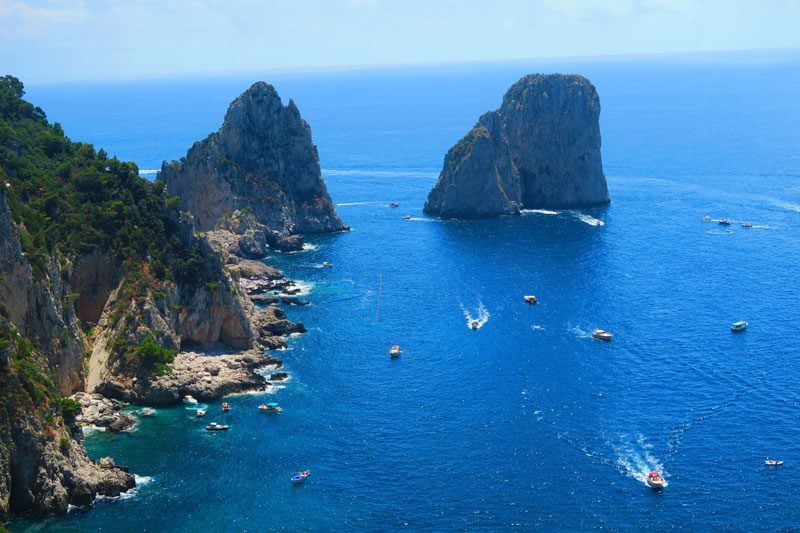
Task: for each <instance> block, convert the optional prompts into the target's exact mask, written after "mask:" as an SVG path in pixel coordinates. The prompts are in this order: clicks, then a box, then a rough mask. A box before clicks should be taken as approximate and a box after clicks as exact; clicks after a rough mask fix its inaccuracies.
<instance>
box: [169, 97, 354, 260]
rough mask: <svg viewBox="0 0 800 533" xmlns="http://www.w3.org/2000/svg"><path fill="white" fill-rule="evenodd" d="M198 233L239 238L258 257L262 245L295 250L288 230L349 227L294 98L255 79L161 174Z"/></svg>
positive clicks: (243, 247)
mask: <svg viewBox="0 0 800 533" xmlns="http://www.w3.org/2000/svg"><path fill="white" fill-rule="evenodd" d="M159 176H160V178H161V179H162V180H164V181H165V182H166V183H167V190H168V192H169V193H170V194H172V195H175V196H178V197H179V198H180V200H181V208H182V209H184V210H186V211H189V212H191V213H192V214H193V215H194V217H195V221H196V224H197V229H198V230H200V231H208V230H213V229H221V230H225V231H229V232H232V233H235V234H237V235H239V236H241V239H240V242H239V245H240V247H241V252H242V253H243V255H246V256H248V257H251V258H254V259H257V258H260V257H263V256H264V255H266V248H267V245H268V246H270V247H272V248H277V249H298V248H299V247H300V246H301V244H302V243H301V241H300V240H299V239H297V238H294V239H292V238H291V236H293V235H297V234H307V233H327V232H337V231H344V230H347V229H348V228H347V226H346V225H345V224H344V223H343V222H342V221H341V220H340V219H339V217H338V216H337V214H336V211H335V209H334V206H333V203H332V202H331V198H330V196H329V195H328V190H327V188H326V187H325V182H324V181H323V180H322V174H321V172H320V167H319V156H318V155H317V148H316V146H314V144H313V143H312V141H311V129H310V128H309V126H308V124H307V123H306V122H305V121H304V120H303V119H302V118H301V117H300V112H299V111H298V110H297V107H296V106H295V104H294V102H292V101H289V104H288V105H286V106H284V105H283V104H282V103H281V99H280V97H279V96H278V93H277V92H276V91H275V89H274V88H273V87H272V86H271V85H268V84H266V83H264V82H258V83H255V84H254V85H253V86H252V87H250V88H249V89H248V90H247V91H245V92H244V93H243V94H242V95H241V96H239V97H238V98H236V100H234V101H233V103H231V105H230V107H229V108H228V113H227V114H226V116H225V120H224V122H223V123H222V127H221V128H220V129H219V131H217V132H215V133H212V134H211V135H209V136H208V137H207V138H206V139H204V140H202V141H199V142H197V143H195V144H194V146H192V148H191V149H190V150H189V152H188V153H187V154H186V157H185V158H183V159H181V161H173V162H171V163H166V162H165V163H164V164H163V165H162V167H161V172H160V174H159Z"/></svg>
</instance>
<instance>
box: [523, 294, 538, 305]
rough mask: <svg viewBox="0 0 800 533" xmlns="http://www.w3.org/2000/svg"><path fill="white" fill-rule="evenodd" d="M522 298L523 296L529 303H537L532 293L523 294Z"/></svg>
mask: <svg viewBox="0 0 800 533" xmlns="http://www.w3.org/2000/svg"><path fill="white" fill-rule="evenodd" d="M522 298H523V299H524V300H525V301H526V302H528V303H529V304H535V303H537V300H536V296H534V295H532V294H528V295H525V296H523V297H522Z"/></svg>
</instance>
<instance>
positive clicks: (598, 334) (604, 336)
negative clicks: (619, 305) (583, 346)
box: [592, 329, 614, 341]
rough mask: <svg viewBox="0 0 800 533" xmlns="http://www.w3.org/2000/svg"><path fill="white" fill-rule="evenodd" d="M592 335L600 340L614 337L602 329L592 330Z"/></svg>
mask: <svg viewBox="0 0 800 533" xmlns="http://www.w3.org/2000/svg"><path fill="white" fill-rule="evenodd" d="M592 337H594V338H595V339H598V340H601V341H610V340H611V339H613V338H614V335H612V334H611V333H609V332H607V331H605V330H603V329H596V330H594V331H593V332H592Z"/></svg>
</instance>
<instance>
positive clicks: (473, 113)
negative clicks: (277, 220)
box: [11, 61, 800, 531]
mask: <svg viewBox="0 0 800 533" xmlns="http://www.w3.org/2000/svg"><path fill="white" fill-rule="evenodd" d="M540 69H545V70H548V71H553V70H559V71H568V72H570V71H571V72H575V71H577V72H580V73H583V74H585V75H587V76H588V77H589V78H590V79H591V80H592V81H593V82H594V83H595V85H596V86H597V88H598V91H599V94H600V97H601V103H602V106H603V112H602V118H601V121H602V123H601V128H602V133H603V159H604V166H605V170H606V173H607V175H608V181H609V189H610V192H611V196H612V199H613V203H612V204H611V205H610V206H608V207H606V208H602V209H591V210H582V211H580V212H561V213H557V214H548V213H540V212H532V213H526V214H525V215H523V216H520V217H517V218H502V219H498V220H489V221H471V222H442V221H438V220H433V219H429V218H426V217H424V216H423V215H422V205H423V203H424V200H425V197H426V195H427V192H428V190H429V189H430V188H431V187H432V185H433V184H434V182H435V179H436V176H437V174H438V171H439V169H440V167H441V163H442V159H443V157H444V154H445V152H446V151H447V149H448V148H449V147H450V146H451V145H452V144H454V143H455V142H456V141H457V140H458V139H459V138H460V137H461V136H462V135H463V134H464V133H465V132H466V131H467V130H468V129H469V128H470V127H471V126H472V124H474V122H475V121H476V120H477V118H478V116H479V115H480V114H481V113H483V112H484V111H487V110H490V109H494V108H496V107H497V106H498V104H499V102H500V100H501V97H502V95H503V93H504V92H505V90H506V89H507V88H508V87H509V86H510V85H511V84H512V83H513V82H514V81H516V79H518V78H519V77H520V76H521V75H523V74H525V73H527V72H535V71H538V70H540ZM256 79H257V78H256V77H252V78H248V79H243V78H240V79H224V80H213V79H209V80H174V81H153V82H141V83H136V84H118V85H113V84H107V85H91V86H86V85H62V86H36V87H29V88H28V97H29V99H30V100H32V101H34V102H35V103H36V104H37V105H40V106H42V107H43V108H44V109H45V110H46V111H47V113H48V115H49V117H50V119H51V120H54V121H59V122H61V123H62V125H63V127H64V130H65V131H66V132H67V134H68V135H70V136H71V137H72V138H73V139H80V140H85V141H88V142H92V143H94V144H95V145H96V146H98V147H100V146H103V147H105V148H106V149H107V151H109V153H113V154H116V155H118V156H119V157H120V158H123V159H129V160H133V161H136V162H137V163H138V164H139V166H140V168H142V169H156V168H158V167H159V166H160V162H161V160H162V159H174V158H178V157H180V156H182V155H183V154H184V153H185V151H186V149H187V148H188V147H189V146H190V145H191V143H192V142H193V141H195V140H198V139H200V138H202V137H204V136H205V135H207V134H208V133H209V132H211V131H213V130H215V129H216V128H218V126H219V124H220V122H221V120H222V117H223V115H224V112H225V109H226V107H227V104H228V103H229V102H230V101H231V100H232V99H233V98H234V97H235V96H236V95H237V94H239V93H240V92H242V91H243V90H244V89H246V88H247V86H248V85H249V84H250V83H251V82H253V81H256ZM267 81H271V82H272V83H274V84H275V85H276V87H277V89H278V92H279V93H280V94H281V96H282V97H283V98H284V99H285V100H286V101H288V99H289V98H293V99H294V100H295V102H296V103H297V105H298V107H299V108H300V111H301V113H302V115H303V116H304V118H305V119H306V120H307V121H308V122H309V123H310V124H311V127H312V131H313V135H314V141H315V143H316V144H317V146H318V148H319V153H320V159H321V164H322V167H323V174H324V176H325V178H326V181H327V183H328V187H329V189H330V192H331V195H332V196H333V199H334V201H335V202H336V204H337V206H338V207H337V208H338V211H339V213H340V215H341V216H342V218H343V219H344V220H345V221H346V222H347V223H348V224H350V225H351V226H352V228H353V230H352V231H351V232H349V233H346V234H341V235H333V236H325V237H314V238H311V239H309V241H310V242H311V243H312V244H313V245H314V246H315V248H314V249H312V250H309V251H306V252H301V253H296V254H286V255H276V256H273V257H271V258H269V260H268V262H270V263H271V264H274V265H276V266H278V267H279V268H281V269H283V270H284V271H285V272H286V273H287V275H288V276H290V277H292V278H295V279H299V280H303V281H304V282H306V283H307V284H308V286H309V287H310V288H311V292H310V295H309V298H310V299H311V300H312V301H313V305H311V306H310V307H307V308H301V309H296V308H292V309H288V310H287V312H288V314H289V315H290V318H292V319H294V320H301V321H303V322H304V323H305V324H306V325H307V326H308V328H309V332H308V333H307V334H306V335H304V336H300V337H296V338H293V339H292V341H291V346H290V349H288V350H286V351H283V352H281V353H280V357H282V358H283V360H284V361H285V365H286V368H287V369H288V371H289V372H290V373H291V380H290V381H288V382H287V383H286V384H285V386H284V387H283V388H280V389H279V390H277V391H276V392H275V393H274V394H272V395H269V399H270V400H273V401H279V402H280V403H281V405H282V406H283V407H284V408H285V412H284V413H283V414H281V415H279V416H264V415H260V414H259V413H258V411H257V409H256V406H257V404H258V403H260V402H262V401H265V400H266V399H267V398H266V397H265V396H264V395H240V396H234V397H232V398H230V399H229V401H230V403H231V404H232V411H231V413H230V414H228V415H225V416H222V415H221V413H220V414H217V413H219V405H217V404H212V405H211V406H210V411H209V415H211V418H212V419H213V418H216V419H217V420H219V421H222V420H225V421H227V422H229V423H230V425H231V430H230V431H229V432H227V433H224V434H208V433H206V432H204V431H203V430H202V429H201V427H202V425H201V424H200V423H199V422H198V421H196V420H195V419H194V418H193V417H192V414H193V412H192V411H189V410H186V409H184V408H183V407H177V408H174V409H161V410H159V411H158V414H157V416H155V417H153V418H150V419H145V420H144V421H143V422H142V423H141V424H140V425H139V427H138V429H137V430H136V431H133V432H130V433H124V434H119V435H110V434H102V433H96V434H92V435H90V436H89V437H88V438H87V447H88V448H89V452H90V454H91V455H92V456H93V457H100V456H103V455H113V456H114V457H115V458H116V459H117V461H118V462H119V463H122V464H126V465H129V466H130V467H131V469H132V470H133V471H134V472H136V473H137V475H139V476H140V480H141V481H144V483H142V484H141V486H140V488H139V489H138V491H137V492H136V493H135V494H132V495H129V497H127V498H124V499H120V500H116V501H114V500H103V501H99V502H97V503H96V504H95V505H94V506H93V507H92V508H91V509H88V510H75V511H73V512H71V513H70V514H69V515H68V516H67V517H65V518H59V519H51V520H48V521H44V522H18V523H15V524H11V526H12V529H15V530H16V529H19V530H26V531H39V530H42V531H95V530H103V531H131V530H147V531H166V530H171V531H243V530H247V531H261V530H270V529H284V528H285V529H289V530H297V529H300V530H304V529H311V530H342V529H367V530H378V531H386V530H413V531H416V530H445V529H468V530H472V529H488V530H505V529H515V528H516V529H523V530H525V529H533V528H542V529H589V528H599V527H603V528H611V529H629V528H653V529H662V528H687V529H693V530H709V529H720V528H733V529H741V530H752V529H781V528H782V529H789V528H796V527H798V523H799V522H800V502H799V501H798V499H797V484H796V483H794V479H795V478H796V477H797V476H798V475H800V439H799V438H798V437H800V432H799V431H798V429H800V428H799V423H798V415H800V391H799V390H798V385H797V384H798V379H800V343H799V342H798V338H799V336H798V331H800V330H799V329H798V324H800V304H799V303H798V302H800V274H799V273H798V265H800V99H798V95H800V66H798V63H783V64H772V65H755V64H751V65H739V66H737V65H732V64H728V65H722V64H718V65H715V64H702V65H701V64H694V65H691V64H680V63H677V62H666V61H662V62H659V63H646V62H639V63H635V62H630V63H625V62H620V63H611V62H607V63H602V64H585V65H582V64H567V65H546V66H544V67H542V66H537V65H523V64H514V65H502V66H493V67H492V66H480V67H445V68H441V69H417V70H394V71H392V70H386V71H371V72H350V73H328V74H304V75H299V74H298V75H281V76H273V77H270V78H267ZM391 200H394V201H397V202H399V203H400V207H399V208H398V209H390V208H388V207H387V204H388V202H389V201H391ZM406 213H407V214H410V215H412V219H411V220H410V221H404V220H402V219H401V217H402V215H404V214H406ZM705 215H708V216H711V217H713V218H715V219H717V218H731V219H733V220H734V223H733V224H732V225H731V226H730V232H727V231H726V228H725V227H723V226H720V225H719V224H717V223H716V222H713V221H712V222H707V221H702V220H701V217H703V216H705ZM594 219H598V220H600V221H602V222H603V223H604V225H602V226H595V225H591V224H590V222H592V221H593V220H594ZM743 221H748V222H751V223H752V224H753V226H754V227H753V228H751V229H744V228H742V227H741V222H743ZM322 261H330V262H332V263H333V264H334V267H333V268H331V269H323V268H318V266H319V264H320V263H321V262H322ZM379 292H380V305H378V304H379V302H378V294H379ZM528 293H533V294H536V295H537V296H538V298H539V301H540V303H539V305H537V306H528V305H527V304H525V303H524V302H523V300H522V296H523V295H524V294H528ZM467 315H469V316H473V317H479V316H480V317H482V319H483V320H484V321H485V323H484V324H483V325H482V327H481V328H480V329H479V330H478V331H472V330H470V329H469V328H468V327H467V318H466V316H467ZM739 319H744V320H747V321H749V323H750V326H749V328H748V329H747V331H745V332H743V333H740V334H733V333H731V331H730V328H729V326H730V324H731V323H732V322H734V321H736V320H739ZM596 327H600V328H604V329H607V330H610V331H612V332H613V333H614V335H615V337H614V340H613V341H612V342H610V343H602V342H599V341H595V340H593V339H592V338H591V337H590V335H589V332H590V331H591V330H592V329H593V328H596ZM394 343H398V344H401V345H402V347H403V354H402V356H401V357H400V358H399V359H397V360H390V359H389V357H388V353H387V351H388V349H389V347H390V346H391V345H392V344H394ZM207 421H208V418H207V419H206V422H207ZM768 456H769V457H776V458H780V459H783V460H784V461H785V462H786V464H785V466H783V467H781V468H777V469H770V468H768V467H765V466H764V464H763V461H764V459H765V458H766V457H768ZM306 468H308V469H310V470H311V471H312V476H311V478H310V479H309V480H308V481H307V482H306V483H305V484H303V485H302V486H297V487H295V486H292V485H291V483H290V482H289V477H290V476H291V475H292V474H293V473H294V472H295V471H297V470H299V469H306ZM651 468H659V469H663V471H664V472H665V474H666V478H667V480H668V482H669V486H668V487H667V488H666V490H664V491H663V492H662V493H656V492H654V491H652V490H650V489H648V488H647V486H646V485H645V484H644V482H643V480H644V475H645V474H646V473H647V471H648V470H650V469H651Z"/></svg>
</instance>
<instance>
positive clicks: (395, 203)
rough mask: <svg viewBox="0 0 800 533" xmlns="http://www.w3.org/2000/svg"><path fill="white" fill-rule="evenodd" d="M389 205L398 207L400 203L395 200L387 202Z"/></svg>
mask: <svg viewBox="0 0 800 533" xmlns="http://www.w3.org/2000/svg"><path fill="white" fill-rule="evenodd" d="M389 207H400V204H398V203H397V202H389Z"/></svg>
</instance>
